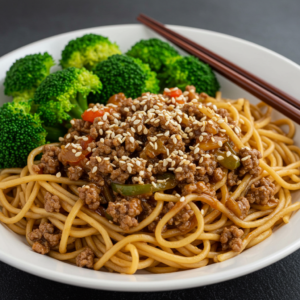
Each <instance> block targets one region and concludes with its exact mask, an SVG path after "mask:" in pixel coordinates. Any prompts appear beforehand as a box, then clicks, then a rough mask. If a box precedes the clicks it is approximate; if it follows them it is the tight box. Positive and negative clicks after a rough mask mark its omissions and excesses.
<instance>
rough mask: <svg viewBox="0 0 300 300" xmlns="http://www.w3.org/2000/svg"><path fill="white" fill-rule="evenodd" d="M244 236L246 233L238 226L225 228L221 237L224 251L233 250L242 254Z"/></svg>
mask: <svg viewBox="0 0 300 300" xmlns="http://www.w3.org/2000/svg"><path fill="white" fill-rule="evenodd" d="M243 234H244V231H243V230H242V229H239V228H237V227H236V226H230V227H229V228H228V227H225V228H224V229H223V232H222V234H221V237H220V242H221V245H222V251H228V250H233V251H235V252H240V251H241V250H242V243H243V241H242V239H241V236H242V235H243Z"/></svg>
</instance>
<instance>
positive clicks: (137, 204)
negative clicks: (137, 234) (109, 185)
mask: <svg viewBox="0 0 300 300" xmlns="http://www.w3.org/2000/svg"><path fill="white" fill-rule="evenodd" d="M142 210H143V208H142V205H141V200H140V199H138V198H132V199H131V200H129V201H128V200H125V199H122V200H121V201H116V202H109V204H108V208H107V210H106V212H107V213H108V214H109V215H110V216H111V217H112V218H113V221H114V222H115V223H119V224H120V227H121V228H122V229H123V230H124V231H128V230H129V229H130V228H131V227H136V226H137V225H138V220H137V219H136V218H135V217H136V216H138V215H139V214H140V213H141V212H142Z"/></svg>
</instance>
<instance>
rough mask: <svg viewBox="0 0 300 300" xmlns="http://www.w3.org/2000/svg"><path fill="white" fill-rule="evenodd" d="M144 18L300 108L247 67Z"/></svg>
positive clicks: (285, 94)
mask: <svg viewBox="0 0 300 300" xmlns="http://www.w3.org/2000/svg"><path fill="white" fill-rule="evenodd" d="M139 17H141V18H142V19H145V20H147V21H149V22H151V23H153V24H155V25H157V26H158V27H160V28H163V29H165V30H166V31H167V32H169V33H170V34H172V35H174V36H176V37H177V38H179V39H181V40H182V41H185V42H186V43H188V44H189V45H191V46H193V47H195V48H196V49H198V50H200V51H202V52H203V53H205V54H207V55H208V56H210V57H212V58H214V59H215V60H217V61H219V62H220V63H222V64H223V65H225V66H227V67H229V68H230V69H232V70H234V71H236V72H237V73H239V74H242V75H243V76H244V77H247V78H248V79H250V80H251V81H253V82H255V83H257V84H258V85H260V86H262V87H264V88H266V89H267V90H268V91H270V92H271V93H273V94H275V95H277V96H278V97H280V98H282V99H283V100H286V101H287V102H289V103H290V104H291V105H293V106H295V107H297V108H299V109H300V101H299V100H298V99H296V98H294V97H293V96H291V95H288V94H287V93H285V92H284V91H282V90H280V89H278V88H277V87H275V86H274V85H271V84H270V83H268V82H266V81H264V80H263V79H261V78H258V77H257V76H255V75H254V74H251V73H250V72H248V71H247V70H245V69H242V68H241V67H239V66H237V65H236V64H234V63H232V62H231V61H229V60H227V59H226V58H224V57H221V56H220V55H218V54H216V53H214V52H212V51H211V50H209V49H207V48H205V47H203V46H201V45H199V44H197V43H195V42H193V41H192V40H190V39H188V38H186V37H185V36H183V35H181V34H179V33H177V32H175V31H173V30H171V29H169V28H167V27H165V25H163V24H162V23H160V22H158V21H156V20H154V19H152V18H150V17H148V16H146V15H144V14H140V16H139Z"/></svg>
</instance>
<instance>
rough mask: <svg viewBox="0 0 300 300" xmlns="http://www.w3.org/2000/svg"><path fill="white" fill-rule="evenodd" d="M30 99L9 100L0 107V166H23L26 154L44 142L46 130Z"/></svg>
mask: <svg viewBox="0 0 300 300" xmlns="http://www.w3.org/2000/svg"><path fill="white" fill-rule="evenodd" d="M30 110H31V101H27V102H12V103H11V102H9V103H5V104H4V105H3V106H2V107H1V108H0V168H1V169H2V168H14V167H23V166H25V165H26V164H27V157H28V154H29V153H30V152H31V151H32V150H33V149H35V148H37V147H39V146H41V145H44V144H45V143H46V140H45V137H46V135H47V133H46V130H45V129H44V128H43V126H42V122H41V120H40V118H39V115H37V114H30Z"/></svg>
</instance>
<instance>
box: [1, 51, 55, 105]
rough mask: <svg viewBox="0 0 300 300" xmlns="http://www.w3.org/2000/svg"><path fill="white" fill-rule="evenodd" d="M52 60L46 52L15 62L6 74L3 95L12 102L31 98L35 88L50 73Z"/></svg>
mask: <svg viewBox="0 0 300 300" xmlns="http://www.w3.org/2000/svg"><path fill="white" fill-rule="evenodd" d="M52 66H54V60H53V58H52V56H51V55H49V54H48V53H47V52H45V53H44V54H40V53H39V54H32V55H27V56H25V57H23V58H20V59H18V60H16V61H15V62H14V63H13V65H12V66H11V67H10V69H9V70H8V71H7V73H6V78H5V81H4V86H5V90H4V93H5V95H7V96H12V97H14V101H15V102H16V101H26V100H28V99H31V98H32V97H33V94H34V92H35V90H36V88H37V87H38V86H39V85H40V84H41V82H42V81H43V80H44V79H45V78H46V76H48V75H49V73H50V68H51V67H52Z"/></svg>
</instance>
